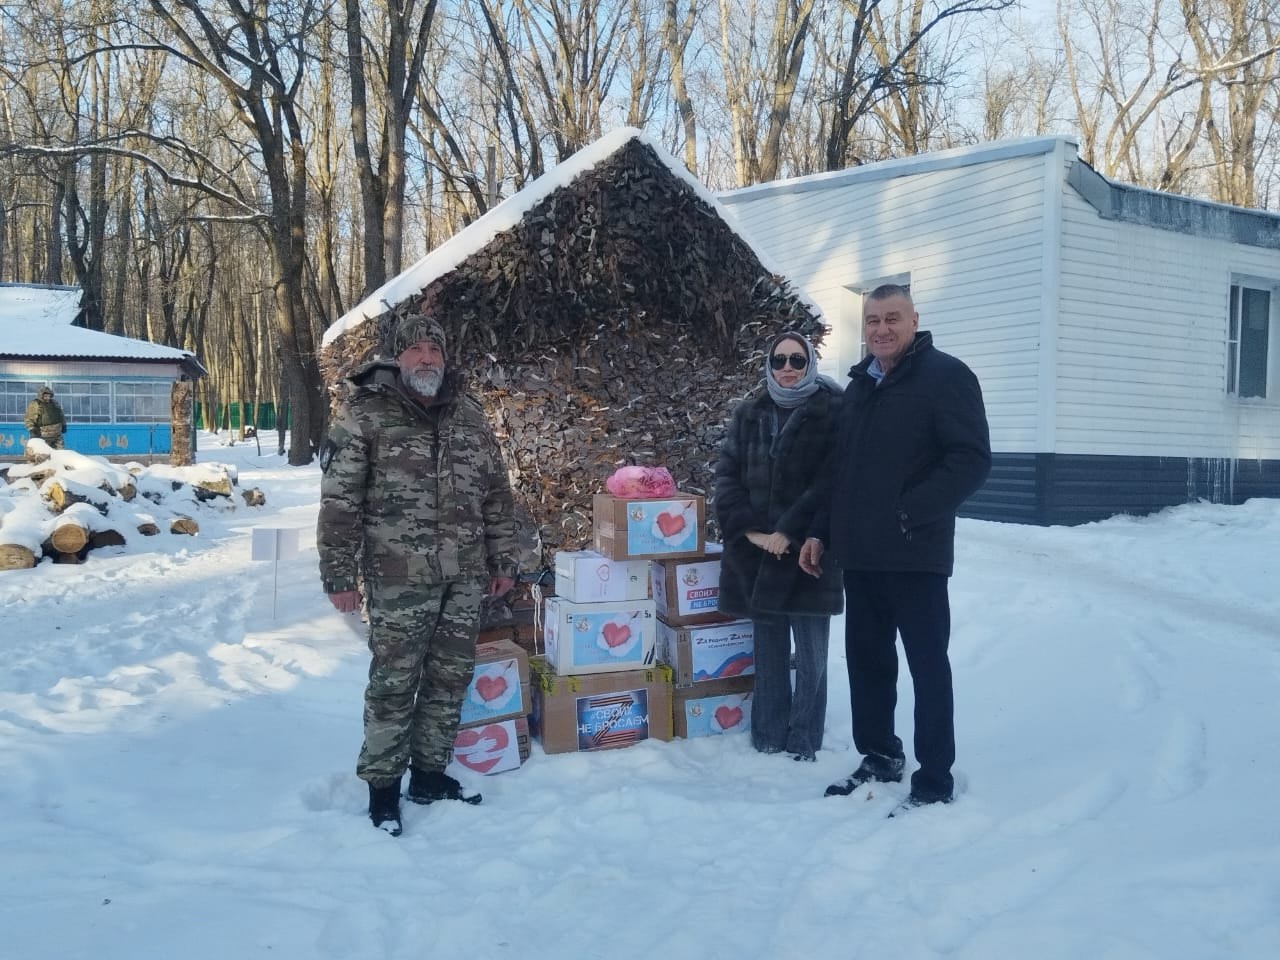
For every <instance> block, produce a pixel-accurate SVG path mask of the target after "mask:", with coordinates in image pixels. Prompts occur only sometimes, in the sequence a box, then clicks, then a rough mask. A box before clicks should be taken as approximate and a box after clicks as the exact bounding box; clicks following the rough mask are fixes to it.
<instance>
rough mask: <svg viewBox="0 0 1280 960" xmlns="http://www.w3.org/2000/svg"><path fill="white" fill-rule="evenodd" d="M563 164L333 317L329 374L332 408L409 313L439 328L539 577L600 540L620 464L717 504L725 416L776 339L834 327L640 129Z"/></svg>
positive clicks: (385, 351)
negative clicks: (566, 554)
mask: <svg viewBox="0 0 1280 960" xmlns="http://www.w3.org/2000/svg"><path fill="white" fill-rule="evenodd" d="M593 148H594V149H593ZM588 151H592V152H591V154H590V155H589V156H587V157H586V158H584V159H580V158H583V155H585V154H588ZM575 161H577V163H575ZM562 167H564V168H565V169H560V168H557V170H556V171H553V172H552V173H551V174H548V175H547V176H544V177H543V178H540V179H539V180H537V181H535V182H534V183H532V184H530V185H529V186H528V187H526V188H525V189H524V190H522V191H521V192H520V193H518V194H516V195H515V196H513V197H511V198H509V199H508V200H507V201H505V202H504V203H503V204H502V205H500V206H499V207H497V208H495V209H494V210H493V211H491V213H490V214H489V215H487V216H486V217H484V218H481V219H480V220H478V221H476V222H475V223H473V224H471V225H470V226H469V227H467V228H466V229H465V230H463V231H461V232H460V233H458V234H457V235H456V236H455V237H453V238H452V239H451V240H449V241H448V242H447V243H445V244H443V245H442V246H441V247H439V248H437V250H436V251H433V252H432V254H429V255H428V256H427V257H426V258H424V260H423V261H421V262H420V263H419V264H418V265H415V266H414V267H411V268H410V269H409V270H407V271H405V273H404V274H402V275H401V276H400V277H399V278H396V279H395V280H393V281H391V282H390V283H389V284H388V285H387V287H384V288H383V291H378V292H375V293H374V294H373V295H372V296H371V297H370V298H369V299H368V300H367V301H366V304H368V303H379V307H378V308H376V309H375V310H370V309H368V308H367V307H358V308H356V310H354V311H352V313H351V314H348V316H347V317H345V318H343V320H340V321H338V323H336V324H335V325H334V327H333V328H331V329H330V331H329V333H328V334H326V338H325V340H326V346H325V349H324V353H323V356H322V362H321V367H322V370H323V371H324V373H325V377H326V380H327V381H328V384H329V387H330V390H331V392H332V395H333V396H334V397H335V399H336V398H337V397H339V396H341V394H342V391H343V390H344V389H345V387H344V385H343V382H342V381H343V377H344V376H345V375H346V374H348V373H349V372H350V371H351V370H352V369H354V368H355V367H356V366H358V365H359V364H361V363H364V362H365V361H367V360H369V359H372V358H374V357H376V356H381V357H389V356H390V352H391V351H390V349H389V344H390V332H391V331H392V330H393V329H394V327H395V324H396V322H397V321H398V319H399V317H401V316H403V315H404V314H405V313H408V312H425V313H430V314H432V315H433V316H435V317H436V318H437V319H438V320H439V321H440V322H441V324H442V325H443V326H444V328H445V330H446V332H447V333H448V335H449V341H450V342H449V353H450V361H449V362H450V364H451V365H454V366H458V367H460V368H461V369H462V370H463V371H464V372H465V374H466V377H467V382H468V389H469V390H470V392H471V393H472V394H474V395H475V396H476V397H478V398H479V399H480V401H481V402H482V403H483V405H484V408H485V410H486V412H487V413H488V415H489V417H490V419H491V422H492V423H493V425H494V428H495V431H496V433H497V436H498V439H499V441H500V442H501V444H502V447H503V452H504V455H505V457H506V460H507V464H508V467H509V469H510V475H511V481H512V486H513V488H514V490H515V493H516V499H517V502H518V503H519V504H520V505H521V506H522V507H523V508H524V510H526V511H527V512H528V515H529V517H531V518H532V521H533V523H534V524H535V525H536V528H537V532H538V535H539V538H540V546H539V547H538V548H537V549H538V550H540V554H541V556H540V562H541V564H542V565H543V566H544V567H545V566H550V565H551V564H552V563H553V559H554V552H555V551H556V550H561V549H565V550H574V549H582V548H584V547H589V546H590V544H591V500H592V496H593V495H594V494H597V493H601V492H603V490H604V481H605V479H606V478H607V477H608V476H609V474H610V473H612V472H613V470H615V469H616V468H617V467H619V466H622V465H625V464H641V465H645V466H665V467H666V468H667V469H668V470H670V471H671V473H672V475H673V476H674V477H675V479H676V482H677V484H678V486H679V488H680V489H681V490H682V491H687V492H691V493H699V494H704V495H706V496H708V498H709V499H710V494H711V483H712V478H713V472H714V465H715V460H716V451H717V449H718V447H719V444H720V440H721V437H722V436H723V432H724V426H725V422H726V420H727V418H728V416H729V413H730V411H731V410H732V408H733V406H734V405H735V404H736V403H737V402H738V401H739V400H741V399H742V398H743V397H744V396H746V395H747V394H748V393H750V392H751V390H752V389H753V388H754V387H756V386H757V385H758V384H759V382H760V380H761V376H762V372H761V371H762V363H763V356H764V350H765V348H766V347H767V346H768V342H769V340H770V339H771V338H772V337H773V336H774V335H775V334H777V333H779V332H781V331H782V330H795V331H798V332H800V333H803V334H804V335H805V336H807V337H809V338H810V339H811V340H813V341H814V342H815V343H819V342H820V341H821V338H822V335H823V333H824V331H825V327H824V326H823V323H822V320H821V318H820V316H819V315H818V314H817V311H816V308H813V307H811V306H810V305H809V303H808V302H807V301H806V300H805V299H803V298H802V297H800V296H799V295H798V293H797V292H796V291H794V290H793V289H792V287H791V286H790V284H789V283H788V282H787V281H786V280H785V279H784V278H782V277H780V276H776V275H774V274H772V273H771V272H770V271H769V270H768V269H766V268H765V266H764V265H763V264H762V263H761V261H760V258H759V256H758V255H757V253H756V252H755V251H754V250H753V248H752V247H751V245H750V244H749V243H748V242H747V241H746V240H744V239H743V238H742V237H741V236H740V235H739V234H738V233H737V232H736V231H735V230H734V228H733V227H732V226H731V225H730V224H729V223H728V222H727V221H726V220H725V219H724V218H723V217H722V216H721V213H720V208H719V205H718V204H717V203H716V202H715V201H714V199H712V198H711V197H710V195H709V194H707V193H706V191H705V190H703V189H702V188H701V187H700V186H699V185H698V184H697V183H696V181H694V180H693V178H692V177H691V175H690V174H689V173H688V172H687V171H686V170H684V168H683V167H681V166H679V165H678V163H677V162H676V161H675V160H673V159H672V158H671V157H670V156H669V155H667V154H666V153H665V151H662V150H661V148H660V147H657V146H656V145H655V144H653V143H652V142H650V141H649V140H648V139H647V137H646V136H645V135H644V134H642V133H641V132H640V131H637V130H626V131H618V132H616V133H615V134H612V135H610V137H607V138H604V139H602V141H600V142H599V143H598V144H596V145H593V147H588V148H586V150H584V151H582V153H581V154H579V155H575V157H573V158H570V159H569V160H568V161H565V164H563V165H562ZM504 208H507V211H506V214H505V215H506V218H507V221H506V222H507V224H508V225H505V226H503V227H502V228H501V229H496V230H495V229H494V227H493V226H492V219H494V218H495V215H498V218H500V217H501V215H502V214H503V209H504ZM513 211H518V218H516V217H515V215H514V214H513ZM490 232H491V235H490ZM453 245H456V249H455V255H454V256H453V257H452V258H450V256H449V248H450V247H451V246H453ZM456 251H469V252H465V253H456ZM442 255H443V256H442ZM442 262H443V263H445V264H446V265H447V266H446V267H445V268H442V269H433V267H432V264H439V263H442ZM406 284H407V287H406ZM406 290H407V292H406ZM388 291H395V292H393V293H392V294H391V295H386V294H387V292H388ZM380 297H384V299H382V300H381V302H380ZM711 516H712V511H711V510H710V509H708V517H709V518H710V517H711ZM709 527H710V529H709V530H708V531H707V533H708V536H709V538H710V539H718V537H717V531H716V528H715V525H714V521H713V520H709Z"/></svg>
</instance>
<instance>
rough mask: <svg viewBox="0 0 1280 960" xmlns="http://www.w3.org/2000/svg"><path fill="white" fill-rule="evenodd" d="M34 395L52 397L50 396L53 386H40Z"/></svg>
mask: <svg viewBox="0 0 1280 960" xmlns="http://www.w3.org/2000/svg"><path fill="white" fill-rule="evenodd" d="M36 396H40V397H52V396H53V387H41V388H40V392H39V393H38V394H36Z"/></svg>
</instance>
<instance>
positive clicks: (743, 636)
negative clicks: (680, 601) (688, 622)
mask: <svg viewBox="0 0 1280 960" xmlns="http://www.w3.org/2000/svg"><path fill="white" fill-rule="evenodd" d="M658 659H659V660H661V661H662V662H663V663H665V664H668V665H669V666H670V667H671V669H672V670H674V671H675V675H676V686H678V687H684V686H688V685H689V684H691V683H701V682H703V681H705V680H723V679H724V678H725V677H741V676H745V675H747V674H754V673H755V672H756V664H755V643H754V631H753V629H752V623H751V621H750V620H732V621H730V622H729V623H712V624H707V625H705V626H688V627H673V626H671V625H670V624H667V623H663V622H662V621H661V620H659V621H658Z"/></svg>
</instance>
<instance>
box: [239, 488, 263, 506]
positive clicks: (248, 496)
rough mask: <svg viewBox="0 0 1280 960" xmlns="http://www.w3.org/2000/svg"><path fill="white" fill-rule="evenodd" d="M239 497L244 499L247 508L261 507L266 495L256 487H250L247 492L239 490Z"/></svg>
mask: <svg viewBox="0 0 1280 960" xmlns="http://www.w3.org/2000/svg"><path fill="white" fill-rule="evenodd" d="M240 496H242V497H244V503H245V506H247V507H261V506H264V505H265V504H266V502H267V495H266V494H265V493H263V492H262V491H261V490H259V489H258V488H257V487H250V488H249V489H248V490H241V491H240Z"/></svg>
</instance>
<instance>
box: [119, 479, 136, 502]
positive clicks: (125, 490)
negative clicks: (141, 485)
mask: <svg viewBox="0 0 1280 960" xmlns="http://www.w3.org/2000/svg"><path fill="white" fill-rule="evenodd" d="M116 494H117V495H118V496H119V497H120V499H121V500H123V501H125V502H126V503H127V502H129V501H130V500H132V499H133V498H134V497H136V496H137V495H138V486H137V484H135V483H122V484H121V485H120V489H119V490H117V491H116Z"/></svg>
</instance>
